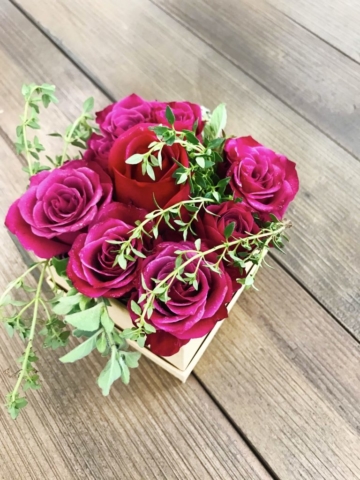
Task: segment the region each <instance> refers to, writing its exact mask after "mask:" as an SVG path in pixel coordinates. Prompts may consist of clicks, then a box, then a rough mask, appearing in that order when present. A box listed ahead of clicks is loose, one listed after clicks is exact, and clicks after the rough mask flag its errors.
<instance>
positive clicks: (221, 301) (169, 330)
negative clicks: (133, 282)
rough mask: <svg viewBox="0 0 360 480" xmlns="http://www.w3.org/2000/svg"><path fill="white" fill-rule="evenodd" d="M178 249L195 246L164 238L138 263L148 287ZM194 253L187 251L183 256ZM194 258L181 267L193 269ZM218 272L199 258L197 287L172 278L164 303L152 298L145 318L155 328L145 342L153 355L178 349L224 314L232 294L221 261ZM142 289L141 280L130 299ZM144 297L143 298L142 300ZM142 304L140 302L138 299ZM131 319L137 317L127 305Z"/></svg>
mask: <svg viewBox="0 0 360 480" xmlns="http://www.w3.org/2000/svg"><path fill="white" fill-rule="evenodd" d="M178 250H196V249H195V245H194V244H193V243H192V242H181V243H174V242H164V243H162V244H160V245H159V246H158V247H157V249H156V251H155V253H154V254H153V255H150V256H148V257H147V258H146V259H145V260H144V261H143V263H142V266H141V272H140V274H141V275H142V277H143V281H144V282H145V285H146V286H147V288H148V289H151V290H152V289H154V288H155V287H156V285H157V284H156V282H155V280H164V279H165V278H166V276H167V275H169V274H170V273H171V272H172V271H173V270H174V269H175V268H176V267H175V262H176V258H177V256H178V255H177V254H176V253H175V252H176V251H178ZM194 255H196V252H194V253H188V254H187V255H186V258H190V257H191V256H194ZM206 259H207V261H209V262H212V263H215V262H216V260H217V256H216V254H214V255H211V254H210V255H208V256H207V257H206ZM197 264H198V260H194V262H191V263H189V264H188V265H187V266H186V267H184V273H183V276H185V274H186V273H194V272H195V270H196V267H197ZM220 269H221V274H219V273H215V272H213V271H212V270H210V269H209V268H207V267H206V265H205V262H203V261H202V262H200V265H199V268H198V269H197V270H196V271H197V274H196V279H197V281H198V289H197V290H196V289H195V288H194V286H193V285H190V284H188V283H184V282H182V281H180V280H178V279H176V278H175V280H174V281H173V282H172V283H171V286H170V288H169V291H168V294H169V296H170V300H169V301H168V302H167V303H164V302H163V301H161V300H159V299H156V300H155V301H154V311H153V313H152V315H151V318H150V319H149V320H148V322H149V323H151V324H152V325H153V326H154V327H155V328H156V330H157V332H156V333H154V334H151V335H149V336H148V337H147V345H150V349H151V351H152V352H154V353H155V354H157V355H162V356H169V355H174V354H175V353H176V352H178V351H179V349H180V347H181V346H182V345H185V344H186V343H187V342H188V341H189V340H190V339H192V338H199V337H203V336H204V335H206V334H207V333H209V332H210V331H211V330H212V328H213V327H214V326H215V324H216V323H217V322H218V321H220V320H223V319H224V318H225V317H227V315H228V313H227V309H226V304H227V303H228V302H229V301H230V299H231V297H232V285H231V279H230V277H229V275H228V274H227V273H226V271H225V269H224V267H223V265H222V264H221V265H220ZM143 293H145V290H144V286H143V285H142V282H141V283H140V285H139V288H138V291H137V292H136V293H135V294H134V295H133V296H132V299H135V300H136V299H138V298H139V297H140V296H141V295H142V294H143ZM145 301H146V300H145ZM140 306H141V307H144V302H142V303H140ZM129 311H130V315H131V317H132V319H133V320H135V319H136V318H137V317H136V315H135V314H134V312H132V310H131V308H130V305H129Z"/></svg>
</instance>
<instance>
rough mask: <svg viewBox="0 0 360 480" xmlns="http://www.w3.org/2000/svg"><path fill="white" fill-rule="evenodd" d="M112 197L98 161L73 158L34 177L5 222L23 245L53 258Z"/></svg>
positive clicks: (12, 206)
mask: <svg viewBox="0 0 360 480" xmlns="http://www.w3.org/2000/svg"><path fill="white" fill-rule="evenodd" d="M111 196H112V182H111V179H110V177H109V176H108V175H107V174H106V173H105V172H104V170H102V168H101V167H100V166H99V165H98V164H97V163H95V162H85V161H84V160H71V161H69V162H67V163H65V164H64V165H63V166H62V167H60V168H57V169H55V170H52V171H43V172H40V173H38V174H37V175H34V176H33V177H31V179H30V186H29V188H28V190H27V191H26V192H25V193H24V195H23V196H22V197H20V198H19V199H18V200H16V201H15V202H14V203H13V204H12V205H11V207H10V209H9V211H8V214H7V216H6V219H5V225H6V226H7V228H8V229H9V230H10V232H11V233H13V234H14V235H16V236H17V237H18V239H19V241H20V243H21V245H22V246H23V247H24V248H26V249H27V250H32V251H33V252H35V254H36V255H38V256H39V257H41V258H51V257H53V256H55V255H60V254H63V253H67V252H68V251H69V250H70V248H71V245H72V244H73V242H74V240H75V239H76V237H77V236H78V235H79V234H80V233H81V232H83V231H84V230H85V229H86V228H87V227H88V226H89V225H90V223H91V222H92V221H93V220H94V218H95V217H96V215H97V213H98V211H99V208H100V207H101V206H103V205H106V204H107V203H109V202H110V201H111Z"/></svg>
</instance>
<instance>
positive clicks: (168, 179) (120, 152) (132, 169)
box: [109, 124, 190, 211]
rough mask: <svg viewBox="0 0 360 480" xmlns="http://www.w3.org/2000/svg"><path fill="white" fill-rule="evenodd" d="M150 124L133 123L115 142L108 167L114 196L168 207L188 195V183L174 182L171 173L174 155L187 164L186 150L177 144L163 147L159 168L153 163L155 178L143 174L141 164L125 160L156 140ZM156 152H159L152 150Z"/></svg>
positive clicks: (148, 206) (144, 205)
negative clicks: (113, 186) (179, 183)
mask: <svg viewBox="0 0 360 480" xmlns="http://www.w3.org/2000/svg"><path fill="white" fill-rule="evenodd" d="M149 126H151V125H150V124H140V125H135V126H134V127H132V128H130V129H129V130H128V131H126V132H124V133H123V134H122V135H121V136H120V137H119V138H118V139H117V140H116V141H115V143H114V145H113V147H112V148H111V150H110V155H109V170H110V174H111V175H112V177H113V178H114V183H115V196H116V200H118V201H119V202H122V203H132V204H134V205H135V206H137V207H140V208H145V209H146V210H148V211H151V210H154V209H156V208H157V207H156V204H155V202H154V198H155V199H156V202H157V204H158V205H159V206H160V207H161V208H166V207H169V206H171V205H173V204H175V203H178V202H181V201H182V200H186V199H187V198H188V197H189V193H190V187H189V185H188V183H185V184H181V185H177V184H176V180H175V179H174V178H173V173H174V172H175V170H176V169H177V168H178V165H177V164H176V163H175V161H174V159H175V160H176V161H177V162H179V163H180V164H181V165H183V166H184V167H188V166H189V159H188V156H187V153H186V150H185V149H184V148H182V147H181V146H180V145H178V144H174V145H172V146H168V145H166V146H165V147H164V148H163V149H162V169H160V167H154V172H155V178H156V179H155V181H154V180H152V179H151V178H150V177H149V176H148V175H147V174H145V175H143V174H142V171H141V164H137V165H129V164H127V163H126V162H125V161H126V159H128V158H129V157H131V156H132V155H134V154H135V153H139V154H144V153H146V152H147V151H148V150H149V148H148V147H149V145H150V143H152V142H154V141H157V137H156V135H155V133H154V132H152V131H151V130H149ZM154 155H155V156H157V155H158V152H154Z"/></svg>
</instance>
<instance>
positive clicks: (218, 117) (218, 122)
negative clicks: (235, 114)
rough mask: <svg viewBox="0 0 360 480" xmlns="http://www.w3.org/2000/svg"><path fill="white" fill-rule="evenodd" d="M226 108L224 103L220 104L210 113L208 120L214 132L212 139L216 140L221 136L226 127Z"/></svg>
mask: <svg viewBox="0 0 360 480" xmlns="http://www.w3.org/2000/svg"><path fill="white" fill-rule="evenodd" d="M226 120H227V115H226V106H225V104H224V103H220V105H218V106H217V107H216V108H215V110H214V111H213V112H212V115H211V119H210V127H211V129H212V131H213V132H214V137H215V138H217V137H219V136H220V135H221V133H222V131H223V130H224V128H225V126H226Z"/></svg>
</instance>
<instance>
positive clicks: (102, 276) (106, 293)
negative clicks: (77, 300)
mask: <svg viewBox="0 0 360 480" xmlns="http://www.w3.org/2000/svg"><path fill="white" fill-rule="evenodd" d="M146 213H147V212H146V211H145V210H142V209H139V208H136V207H131V206H128V205H123V204H121V203H115V202H114V203H110V204H109V205H107V206H106V207H104V208H103V209H102V210H101V211H100V213H99V215H98V216H97V217H96V219H95V221H94V222H93V225H92V226H91V227H90V228H89V231H88V232H87V233H83V234H81V235H79V236H78V237H77V239H76V240H75V242H74V244H73V246H72V248H71V250H70V252H69V257H70V260H69V263H68V267H67V275H68V277H69V278H70V280H71V281H72V282H73V284H74V286H75V288H76V289H77V290H79V292H81V293H82V294H84V295H87V296H88V297H91V298H97V297H101V296H103V297H122V296H124V295H126V294H127V293H129V292H130V291H131V290H133V289H134V288H135V285H136V283H137V277H138V270H139V268H140V266H139V263H140V261H139V257H136V260H135V261H134V262H128V263H127V266H126V268H125V269H123V268H121V267H120V265H119V264H118V263H116V264H115V265H114V261H115V258H116V252H117V250H118V249H119V247H117V246H116V245H114V244H112V243H109V240H116V241H119V242H122V241H124V240H127V239H128V238H129V235H130V232H131V230H132V229H133V228H134V227H135V222H136V221H137V220H143V219H144V218H145V215H146ZM132 245H133V247H134V248H136V250H138V251H139V252H141V251H142V250H143V242H142V239H136V240H133V241H132Z"/></svg>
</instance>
